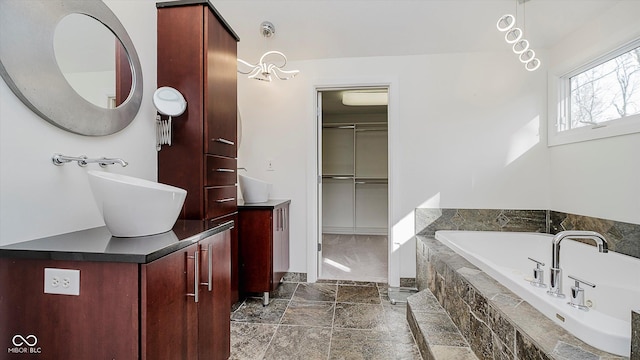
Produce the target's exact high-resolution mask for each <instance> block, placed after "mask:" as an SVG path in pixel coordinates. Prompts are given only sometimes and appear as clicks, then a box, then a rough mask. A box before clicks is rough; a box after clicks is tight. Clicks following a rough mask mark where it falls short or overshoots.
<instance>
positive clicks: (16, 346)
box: [7, 334, 42, 354]
mask: <svg viewBox="0 0 640 360" xmlns="http://www.w3.org/2000/svg"><path fill="white" fill-rule="evenodd" d="M11 343H12V344H13V347H10V348H7V353H8V354H41V353H42V348H41V347H39V346H38V347H36V345H37V344H38V338H37V337H36V336H35V335H33V334H31V335H27V336H22V335H19V334H18V335H14V336H13V337H12V338H11Z"/></svg>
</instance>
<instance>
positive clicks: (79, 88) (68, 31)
mask: <svg viewBox="0 0 640 360" xmlns="http://www.w3.org/2000/svg"><path fill="white" fill-rule="evenodd" d="M121 46H122V45H121V44H120V41H119V40H118V39H117V38H116V37H115V35H114V34H113V33H112V32H111V30H109V29H108V28H107V27H106V26H104V25H103V24H102V23H101V22H99V21H97V20H96V19H94V18H92V17H90V16H87V15H83V14H69V15H67V16H65V17H64V18H63V19H62V20H61V21H60V22H59V23H58V26H57V27H56V30H55V34H54V36H53V50H54V53H55V56H56V60H57V62H58V66H59V67H60V71H61V72H62V75H64V77H65V79H67V82H68V83H69V85H71V87H72V88H73V89H74V90H75V91H76V92H77V93H78V94H79V95H80V96H82V97H83V98H84V99H85V100H87V101H89V102H91V103H92V104H94V105H97V106H100V107H102V108H106V109H114V108H115V107H116V106H117V105H119V104H118V101H117V99H116V76H117V75H116V56H117V54H116V49H117V48H118V47H121ZM127 65H128V63H127ZM130 91H131V89H130V88H129V89H127V91H126V96H128V95H129V92H130ZM126 96H125V97H126ZM118 100H119V99H118Z"/></svg>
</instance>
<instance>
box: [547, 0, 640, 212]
mask: <svg viewBox="0 0 640 360" xmlns="http://www.w3.org/2000/svg"><path fill="white" fill-rule="evenodd" d="M638 14H640V2H637V1H636V2H634V1H622V2H620V3H619V4H618V5H617V6H616V7H614V8H613V9H612V10H611V11H609V12H607V13H605V14H603V15H602V16H601V17H599V18H598V19H595V20H594V21H592V22H590V23H588V24H586V25H585V26H584V27H583V28H581V29H578V31H576V32H575V33H574V34H572V35H570V36H569V37H567V38H566V39H563V41H561V42H560V43H559V44H558V45H557V46H556V47H554V48H553V49H551V50H550V68H549V73H550V83H552V82H553V77H557V76H560V75H562V74H564V73H566V72H568V71H571V70H573V69H574V68H575V67H578V66H580V65H582V64H584V63H586V62H589V61H590V60H593V59H595V58H597V57H599V56H601V55H603V54H606V53H607V52H608V51H611V50H613V49H615V48H616V47H618V46H620V45H622V44H624V43H627V42H629V41H631V40H634V39H637V38H640V26H639V25H638ZM550 93H551V94H552V93H553V89H550ZM553 100H554V99H552V98H550V99H549V103H550V104H552V102H553ZM551 110H553V109H551ZM551 113H553V111H551ZM550 117H551V116H550ZM639 154H640V133H635V134H630V135H623V136H618V137H612V138H607V139H600V140H592V141H586V142H581V143H574V144H567V145H560V146H554V147H551V148H549V155H550V164H551V174H552V176H551V178H550V181H551V185H550V190H551V209H553V210H558V211H564V212H568V213H574V214H580V215H586V216H594V217H600V218H605V219H611V220H616V221H623V222H630V223H635V224H639V223H640V186H639V184H640V160H639V159H638V155H639Z"/></svg>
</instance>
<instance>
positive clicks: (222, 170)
mask: <svg viewBox="0 0 640 360" xmlns="http://www.w3.org/2000/svg"><path fill="white" fill-rule="evenodd" d="M216 171H217V172H228V173H234V172H236V171H235V170H233V169H216Z"/></svg>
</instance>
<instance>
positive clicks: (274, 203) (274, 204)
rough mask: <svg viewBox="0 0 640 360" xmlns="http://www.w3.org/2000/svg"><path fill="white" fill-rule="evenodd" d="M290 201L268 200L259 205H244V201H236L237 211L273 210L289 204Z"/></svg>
mask: <svg viewBox="0 0 640 360" xmlns="http://www.w3.org/2000/svg"><path fill="white" fill-rule="evenodd" d="M289 203H291V200H283V199H269V200H267V201H265V202H261V203H251V204H245V202H244V201H238V210H242V209H266V210H269V209H275V208H276V207H277V206H280V205H284V204H289Z"/></svg>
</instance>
